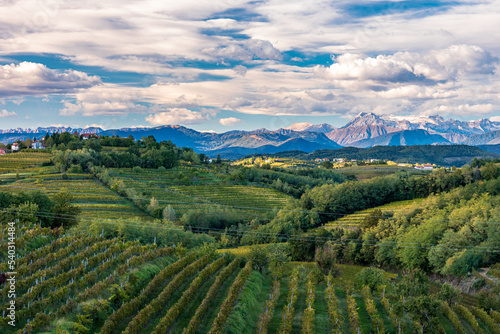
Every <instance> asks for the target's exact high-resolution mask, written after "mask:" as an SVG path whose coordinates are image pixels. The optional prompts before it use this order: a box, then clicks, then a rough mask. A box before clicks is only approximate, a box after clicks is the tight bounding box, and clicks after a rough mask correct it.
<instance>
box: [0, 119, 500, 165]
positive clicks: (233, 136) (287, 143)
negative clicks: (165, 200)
mask: <svg viewBox="0 0 500 334" xmlns="http://www.w3.org/2000/svg"><path fill="white" fill-rule="evenodd" d="M65 131H68V132H71V133H72V132H75V131H76V132H78V133H80V134H82V133H94V134H102V135H110V136H113V135H117V136H120V137H128V136H129V135H132V136H133V137H134V138H135V139H141V138H142V137H147V136H154V137H155V138H156V140H157V141H163V140H170V141H172V142H173V143H174V144H176V145H178V146H186V147H192V148H193V149H195V150H196V151H198V152H204V153H206V154H208V155H210V156H213V155H216V154H219V153H220V154H221V155H223V157H225V158H234V157H236V156H240V155H241V154H247V153H248V152H253V153H256V152H264V151H266V150H267V151H268V152H269V153H271V152H276V148H277V147H280V148H281V149H280V150H302V151H305V152H311V151H312V150H315V149H320V148H325V149H337V148H340V147H343V146H357V147H370V146H377V145H379V146H380V145H389V146H393V145H410V146H411V145H416V144H418V145H425V144H441V145H444V144H460V143H464V144H469V145H491V144H499V143H500V122H493V121H490V120H488V119H486V118H483V119H479V120H475V121H468V122H464V121H459V120H455V119H451V118H449V119H444V118H443V117H441V116H395V115H377V114H374V113H366V112H363V113H359V114H358V115H356V116H355V117H353V118H352V119H351V120H350V121H349V122H348V123H347V124H346V125H344V126H343V127H340V128H336V127H334V126H332V125H329V124H326V123H322V124H316V125H315V124H312V123H309V122H304V123H295V124H292V125H291V126H289V127H286V128H282V129H277V130H268V129H265V128H261V129H256V130H252V131H243V130H232V131H228V132H223V133H212V132H201V131H196V130H193V129H190V128H187V127H185V126H181V125H163V126H157V127H127V128H121V129H109V130H103V129H101V128H98V127H89V128H71V127H39V128H36V129H21V128H17V129H10V130H0V142H2V143H4V144H6V143H9V142H10V143H12V142H14V141H16V140H25V139H26V138H34V137H37V138H40V137H43V136H45V135H46V134H52V133H54V132H65ZM221 152H222V153H221Z"/></svg>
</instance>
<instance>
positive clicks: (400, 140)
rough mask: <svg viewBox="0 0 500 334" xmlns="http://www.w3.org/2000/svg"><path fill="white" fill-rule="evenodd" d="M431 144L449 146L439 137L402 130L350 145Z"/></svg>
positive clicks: (447, 142)
mask: <svg viewBox="0 0 500 334" xmlns="http://www.w3.org/2000/svg"><path fill="white" fill-rule="evenodd" d="M432 144H450V142H449V141H448V140H446V139H444V138H443V137H442V136H441V135H437V134H430V133H429V132H427V131H425V130H404V131H398V132H392V133H386V134H384V135H380V136H378V137H375V138H371V139H364V140H360V141H357V142H354V143H352V144H351V145H350V146H354V147H372V146H399V145H403V146H411V145H432Z"/></svg>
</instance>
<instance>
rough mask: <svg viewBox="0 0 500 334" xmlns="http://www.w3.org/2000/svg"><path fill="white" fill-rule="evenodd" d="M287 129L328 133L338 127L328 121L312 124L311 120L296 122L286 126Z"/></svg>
mask: <svg viewBox="0 0 500 334" xmlns="http://www.w3.org/2000/svg"><path fill="white" fill-rule="evenodd" d="M285 129H286V130H293V131H309V132H321V133H327V132H330V131H333V130H335V129H336V128H335V127H334V126H332V125H330V124H327V123H322V124H317V125H314V124H311V123H309V122H305V123H294V124H292V125H290V126H289V127H286V128H285Z"/></svg>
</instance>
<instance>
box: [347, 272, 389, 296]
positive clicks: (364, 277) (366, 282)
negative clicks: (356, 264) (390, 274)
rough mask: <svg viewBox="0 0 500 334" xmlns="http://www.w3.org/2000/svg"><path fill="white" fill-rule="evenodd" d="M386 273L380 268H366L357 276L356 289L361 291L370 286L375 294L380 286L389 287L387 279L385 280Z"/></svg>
mask: <svg viewBox="0 0 500 334" xmlns="http://www.w3.org/2000/svg"><path fill="white" fill-rule="evenodd" d="M384 273H385V272H384V271H383V270H381V269H378V268H373V267H372V268H365V269H363V270H361V272H360V273H359V274H357V275H356V278H355V279H354V285H355V286H356V288H358V289H361V288H362V287H364V286H368V287H369V288H370V290H371V291H372V292H373V291H375V290H376V289H377V288H378V287H379V286H382V285H387V283H388V282H387V278H385V275H384Z"/></svg>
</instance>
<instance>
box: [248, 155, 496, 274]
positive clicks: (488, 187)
mask: <svg viewBox="0 0 500 334" xmlns="http://www.w3.org/2000/svg"><path fill="white" fill-rule="evenodd" d="M426 196H428V198H427V199H425V200H424V201H422V202H419V203H415V204H413V205H411V206H409V207H408V208H406V209H405V210H403V211H398V213H397V214H396V215H394V213H392V212H382V211H381V210H377V211H375V212H374V213H373V217H367V219H366V222H365V224H364V228H363V229H362V228H359V229H355V230H348V229H340V228H339V229H334V230H331V231H326V230H324V229H319V230H314V231H309V232H307V231H308V230H310V229H312V228H314V227H318V226H321V225H322V224H324V223H325V222H327V221H329V220H335V219H336V218H338V217H340V215H339V214H347V213H352V212H354V211H358V210H362V209H365V208H370V207H376V206H379V205H382V204H385V203H388V202H392V201H398V200H406V199H412V198H416V197H426ZM499 205H500V169H499V168H498V167H496V166H495V165H493V164H492V163H487V164H485V165H484V166H483V167H481V168H477V167H476V168H474V169H472V168H463V169H460V170H456V171H455V172H453V173H447V172H445V171H444V170H440V171H437V172H435V173H433V174H431V175H428V176H425V177H406V176H404V175H395V176H385V177H379V178H374V179H371V180H366V181H359V182H345V183H342V184H338V185H334V186H333V185H322V186H319V187H316V188H313V189H311V190H308V191H306V193H305V194H304V195H303V196H302V197H301V199H300V200H293V201H291V202H290V204H288V205H287V206H286V207H285V208H283V209H282V210H280V211H279V212H278V214H277V215H276V217H275V218H274V219H273V220H272V221H271V222H270V223H269V224H265V225H261V226H258V227H256V228H255V229H249V232H248V233H245V234H244V236H243V237H242V238H241V242H242V243H250V244H252V243H254V244H257V243H266V242H280V241H281V242H283V241H287V240H288V243H289V244H290V247H291V248H292V249H293V252H292V256H293V258H294V260H311V259H312V258H313V257H314V254H315V250H316V248H318V247H320V246H322V245H324V243H325V242H326V241H327V240H331V241H330V243H331V248H332V250H333V253H334V254H335V257H336V259H337V261H339V262H345V263H356V264H369V263H376V264H378V265H381V266H400V267H402V268H408V269H413V268H420V269H424V270H427V271H434V272H438V273H441V274H445V275H446V274H450V275H455V276H463V275H465V274H467V273H468V272H470V271H471V270H472V269H473V268H477V267H479V266H487V265H490V264H494V263H496V262H498V261H500V253H499V252H496V251H494V252H491V251H490V250H492V249H493V250H496V249H497V246H495V245H499V244H500V225H499V224H494V223H489V222H498V221H500V212H499V211H498V210H497V209H496V208H498V207H499ZM291 235H292V236H291Z"/></svg>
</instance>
